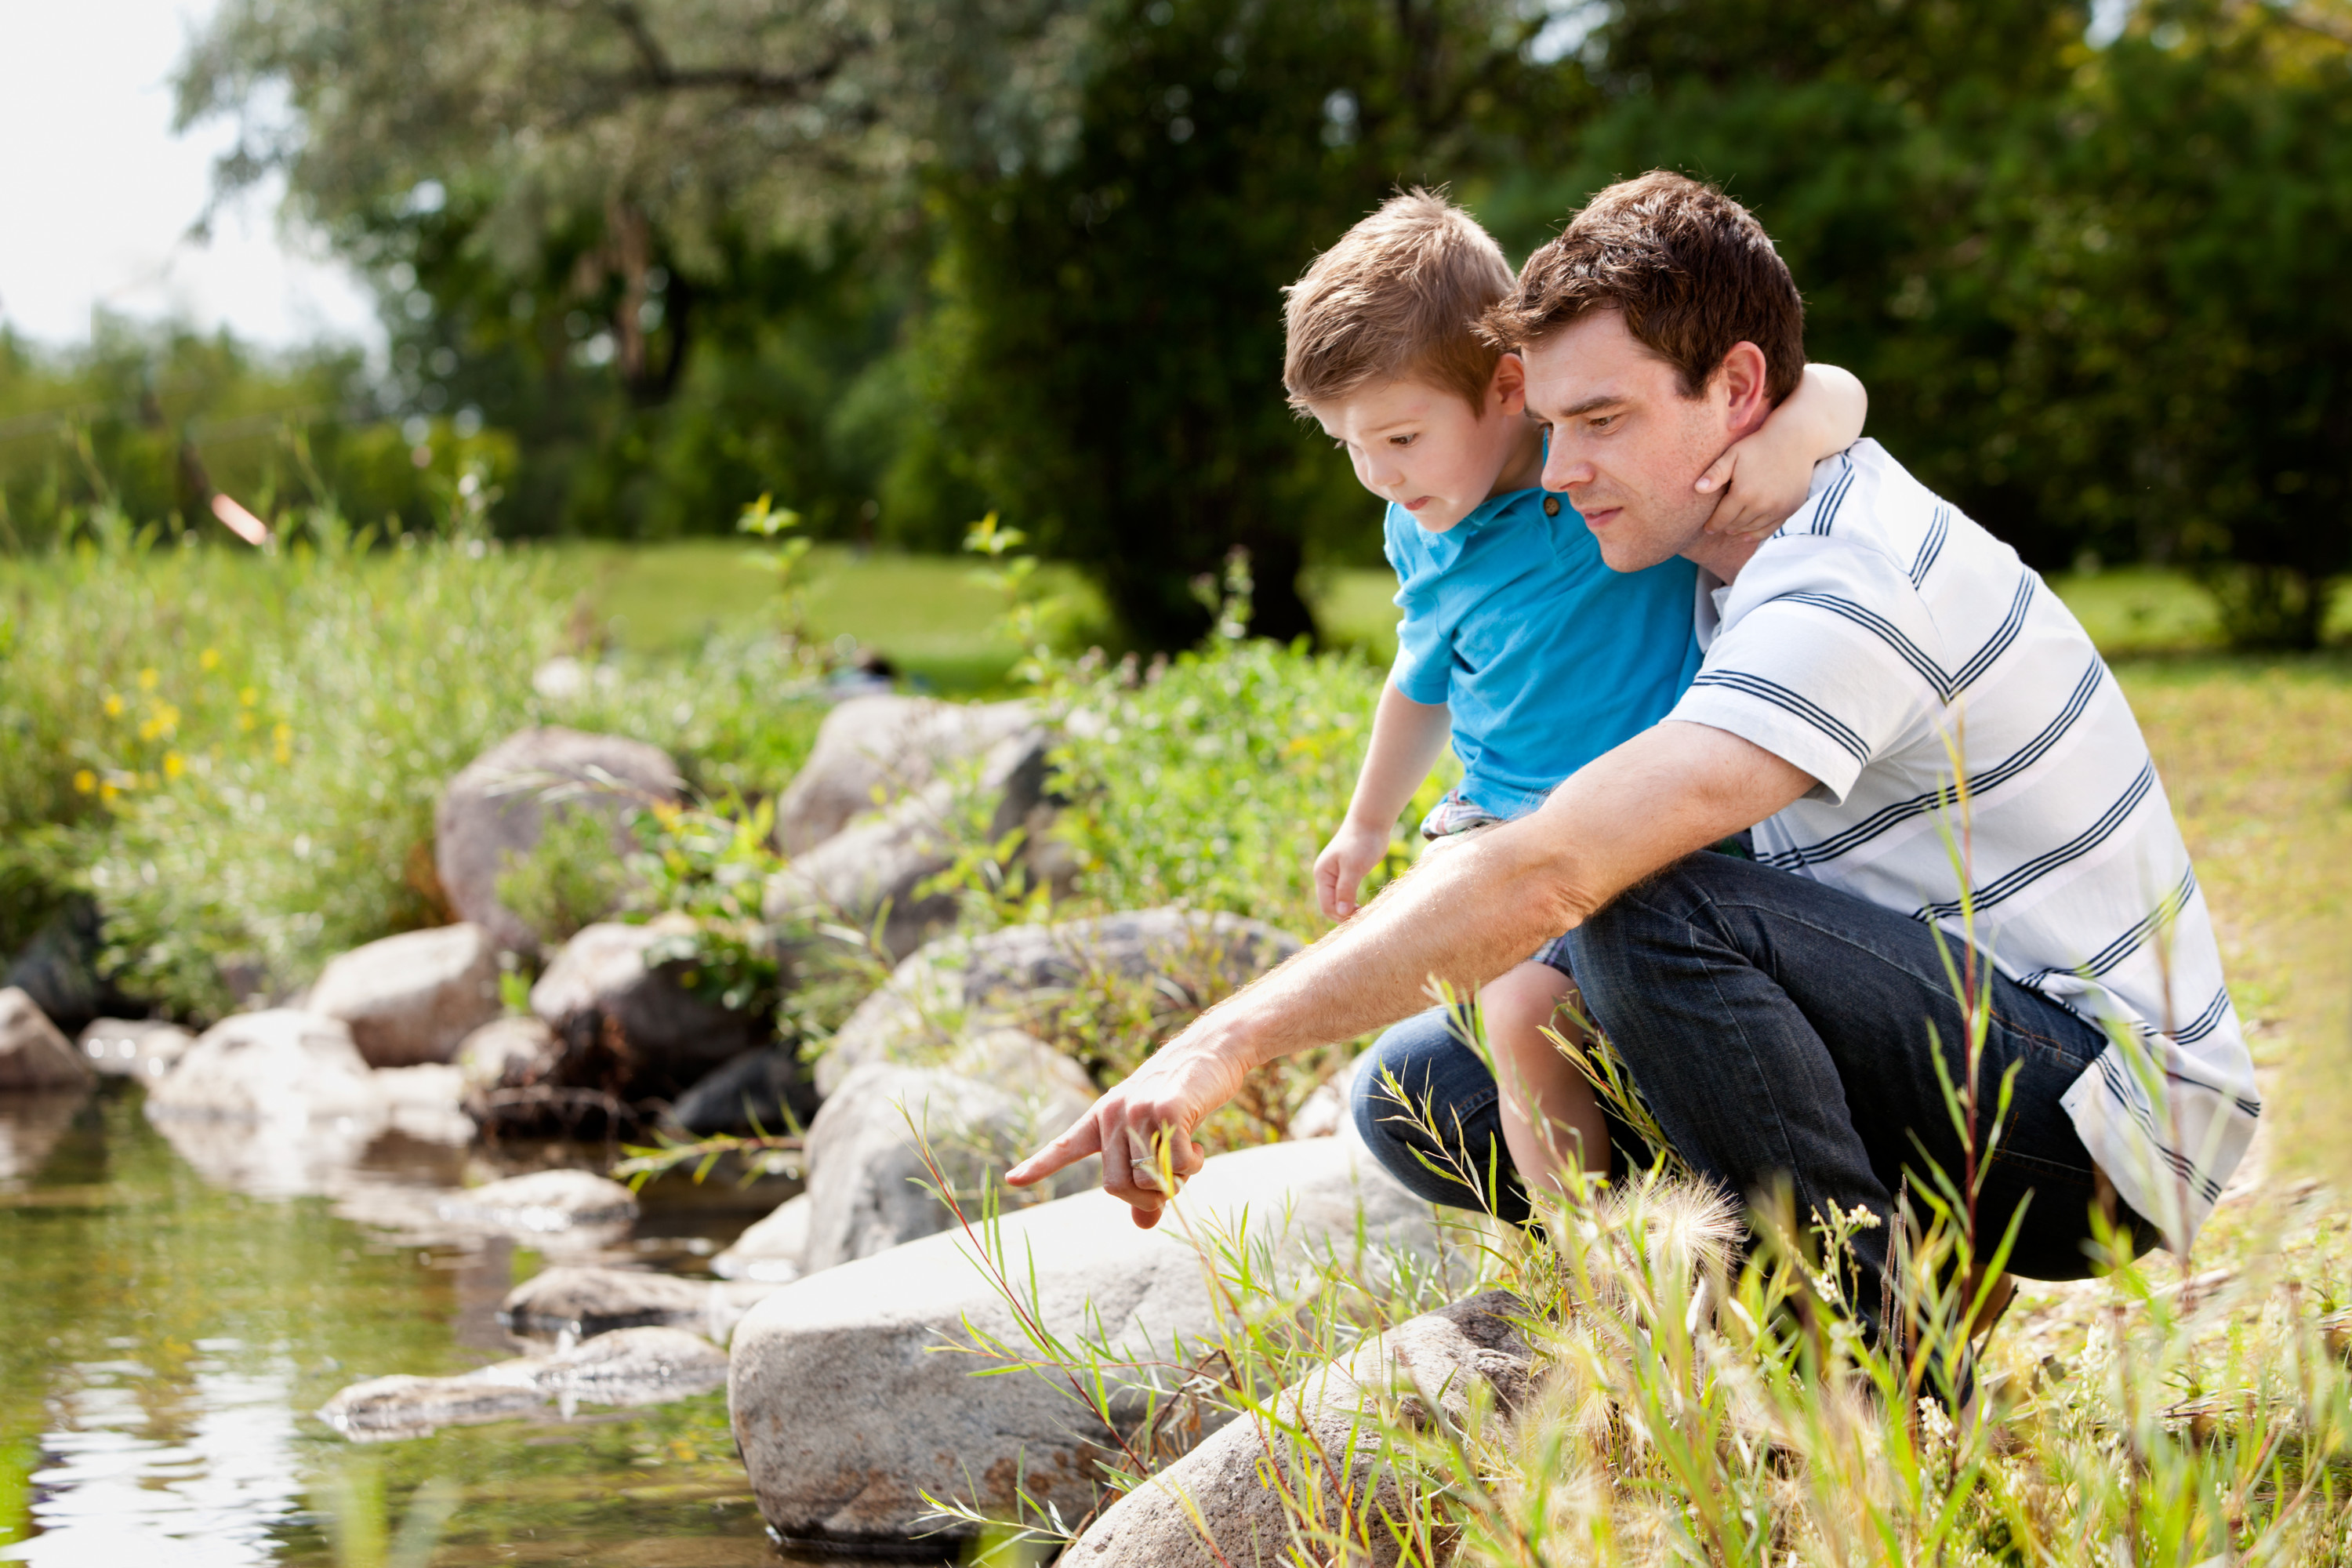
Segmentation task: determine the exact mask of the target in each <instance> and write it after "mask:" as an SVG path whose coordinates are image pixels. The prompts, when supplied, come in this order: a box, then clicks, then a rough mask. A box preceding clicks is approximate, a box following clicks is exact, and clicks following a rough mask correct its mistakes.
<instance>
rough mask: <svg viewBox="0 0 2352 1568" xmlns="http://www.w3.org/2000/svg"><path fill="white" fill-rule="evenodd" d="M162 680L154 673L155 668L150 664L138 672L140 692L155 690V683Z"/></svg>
mask: <svg viewBox="0 0 2352 1568" xmlns="http://www.w3.org/2000/svg"><path fill="white" fill-rule="evenodd" d="M162 679H163V677H162V676H161V675H158V674H157V673H156V672H155V667H154V666H153V665H152V664H151V665H149V666H148V667H147V668H144V669H142V670H141V671H140V672H139V689H140V690H142V691H152V690H154V689H155V686H156V683H157V682H158V681H161V680H162Z"/></svg>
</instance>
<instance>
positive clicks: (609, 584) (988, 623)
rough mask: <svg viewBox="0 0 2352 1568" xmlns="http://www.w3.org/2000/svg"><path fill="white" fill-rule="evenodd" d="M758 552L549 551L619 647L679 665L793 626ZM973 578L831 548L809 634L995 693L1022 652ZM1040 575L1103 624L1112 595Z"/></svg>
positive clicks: (667, 548) (815, 562)
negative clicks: (1105, 599) (713, 640)
mask: <svg viewBox="0 0 2352 1568" xmlns="http://www.w3.org/2000/svg"><path fill="white" fill-rule="evenodd" d="M748 548H749V547H748V545H747V543H746V542H743V541H739V540H725V539H701V540H689V541H685V542H679V543H675V544H656V545H615V544H601V543H576V544H555V545H545V546H541V547H539V550H538V553H541V554H542V555H545V556H547V557H549V558H550V559H551V561H552V562H553V563H554V571H555V574H556V580H557V581H558V582H559V583H561V584H563V585H564V587H565V589H566V591H567V592H569V593H571V594H572V595H575V603H576V604H578V605H584V606H585V607H586V608H587V610H588V612H589V614H590V615H591V616H593V618H594V619H595V620H596V621H597V622H600V623H602V624H603V626H604V627H605V628H606V629H607V630H608V631H609V633H610V635H611V636H612V637H613V639H614V642H615V643H616V644H617V645H618V646H619V647H622V648H624V649H626V650H628V651H630V652H632V653H639V654H645V655H647V656H652V657H674V656H682V655H686V654H690V653H692V652H693V651H694V650H696V649H697V648H698V647H701V646H702V645H703V643H704V642H705V641H706V640H707V639H708V638H709V637H711V636H712V635H714V634H719V635H730V634H733V635H742V634H746V633H751V632H757V631H765V630H772V629H774V628H776V627H777V626H781V625H782V624H783V621H782V605H780V603H779V599H778V595H777V593H776V589H775V586H774V584H773V582H772V580H771V579H770V578H769V577H767V576H766V575H764V574H762V573H761V570H760V569H759V568H758V567H756V566H754V565H752V564H751V563H749V562H748V561H747V558H746V557H747V552H748ZM974 570H975V566H974V563H972V562H971V561H969V560H961V559H955V558H950V557H940V556H926V555H902V554H896V553H873V552H868V553H861V552H856V551H852V550H848V549H845V548H843V547H841V546H838V545H820V546H818V547H817V548H816V549H814V550H813V551H811V552H809V554H808V557H807V560H806V562H805V563H804V564H803V567H802V569H801V576H802V579H803V583H804V584H805V586H804V587H803V589H802V591H801V595H802V605H803V613H804V615H805V616H806V629H807V633H808V635H809V637H810V638H811V639H812V640H814V641H816V642H820V643H832V642H834V641H835V639H836V638H840V637H850V638H853V639H855V641H856V643H857V644H859V645H860V646H862V647H870V648H875V649H878V650H880V651H881V652H883V653H885V654H887V655H888V656H889V658H891V660H892V661H893V662H894V663H896V664H897V665H898V668H900V669H901V670H903V671H905V672H906V673H907V674H908V676H910V677H913V678H915V679H917V680H919V682H920V683H922V684H924V685H927V686H929V687H930V688H931V689H935V690H938V691H941V692H950V693H959V694H961V693H971V692H980V691H990V690H994V689H998V688H1001V687H1002V686H1003V684H1004V679H1005V673H1006V671H1008V670H1009V669H1010V668H1012V666H1013V661H1014V660H1015V659H1016V658H1019V657H1020V653H1021V650H1020V649H1019V648H1017V647H1014V646H1013V643H1012V642H1011V641H1010V640H1009V639H1007V638H1006V637H1003V635H1002V632H1001V630H1000V628H999V622H1000V621H1001V619H1002V618H1003V608H1004V607H1003V604H1002V602H1001V601H1000V600H999V599H998V597H997V596H996V595H995V594H994V593H993V592H992V591H991V590H990V589H989V588H988V587H986V586H985V585H984V584H979V583H976V582H975V581H974V580H973V573H974ZM1038 575H1039V579H1040V581H1039V584H1038V585H1039V587H1040V588H1041V590H1042V591H1043V592H1045V593H1046V594H1049V595H1056V596H1060V597H1063V598H1065V599H1066V600H1068V601H1069V602H1070V605H1071V611H1072V615H1071V619H1072V621H1073V622H1074V623H1075V624H1076V625H1077V626H1081V627H1091V626H1099V625H1100V624H1101V623H1102V621H1103V620H1104V613H1103V609H1102V601H1101V598H1100V596H1099V595H1097V594H1096V593H1095V592H1094V591H1093V589H1092V588H1091V587H1090V586H1089V585H1088V584H1087V582H1086V581H1085V579H1084V578H1083V577H1081V576H1080V575H1079V574H1077V573H1076V572H1075V571H1072V570H1070V569H1068V568H1066V567H1046V568H1045V569H1044V570H1043V571H1041V572H1040V573H1039V574H1038ZM1080 635H1085V634H1084V633H1081V634H1080Z"/></svg>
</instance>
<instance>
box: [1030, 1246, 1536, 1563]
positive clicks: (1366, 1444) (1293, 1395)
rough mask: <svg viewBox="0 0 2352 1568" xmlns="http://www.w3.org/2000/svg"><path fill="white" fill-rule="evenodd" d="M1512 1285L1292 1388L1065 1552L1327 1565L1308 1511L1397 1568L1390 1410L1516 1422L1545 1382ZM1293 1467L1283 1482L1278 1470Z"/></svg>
mask: <svg viewBox="0 0 2352 1568" xmlns="http://www.w3.org/2000/svg"><path fill="white" fill-rule="evenodd" d="M1525 1311H1526V1308H1525V1306H1524V1304H1523V1303H1522V1302H1521V1301H1520V1300H1519V1299H1518V1298H1517V1297H1516V1296H1514V1295H1512V1294H1511V1293H1510V1292H1509V1291H1507V1290H1489V1291H1487V1292H1486V1294H1484V1295H1480V1296H1473V1297H1472V1298H1470V1299H1469V1300H1466V1301H1460V1302H1456V1303H1455V1304H1454V1305H1453V1306H1451V1307H1445V1308H1441V1309H1440V1310H1437V1311H1434V1312H1429V1313H1425V1314H1423V1316H1421V1317H1418V1318H1410V1319H1407V1320H1406V1321H1403V1322H1402V1323H1400V1324H1398V1325H1397V1326H1396V1327H1395V1328H1393V1329H1391V1330H1390V1331H1388V1332H1387V1333H1385V1334H1382V1335H1381V1336H1380V1337H1379V1338H1378V1339H1375V1340H1372V1341H1370V1342H1367V1343H1365V1344H1363V1345H1361V1346H1360V1347H1359V1348H1358V1349H1357V1350H1356V1352H1354V1353H1353V1354H1351V1355H1349V1356H1348V1357H1347V1358H1345V1359H1344V1360H1341V1361H1338V1362H1333V1363H1330V1364H1328V1365H1327V1366H1324V1367H1322V1368H1320V1369H1318V1371H1316V1372H1315V1373H1311V1374H1310V1375H1308V1376H1307V1377H1306V1378H1304V1379H1302V1380H1300V1381H1299V1382H1298V1383H1297V1384H1294V1385H1292V1386H1291V1387H1290V1388H1287V1389H1286V1390H1284V1391H1283V1393H1282V1394H1281V1395H1280V1396H1279V1397H1278V1398H1277V1399H1276V1402H1275V1409H1276V1412H1277V1413H1278V1420H1269V1419H1265V1418H1263V1417H1256V1416H1245V1417H1243V1418H1241V1419H1237V1420H1234V1421H1232V1422H1230V1423H1229V1424H1227V1425H1226V1426H1223V1428H1222V1429H1220V1430H1218V1431H1217V1432H1215V1433H1213V1434H1212V1435H1211V1436H1209V1437H1208V1438H1207V1439H1206V1440H1205V1441H1204V1442H1202V1444H1201V1446H1200V1447H1197V1448H1194V1449H1193V1450H1192V1452H1191V1453H1189V1454H1187V1455H1185V1456H1184V1457H1183V1458H1180V1459H1178V1460H1177V1461H1176V1462H1175V1463H1174V1464H1172V1465H1170V1466H1169V1467H1168V1468H1165V1469H1163V1470H1161V1471H1160V1473H1159V1474H1157V1475H1155V1476H1153V1477H1152V1478H1151V1479H1150V1480H1148V1481H1146V1482H1144V1483H1143V1484H1142V1485H1141V1486H1139V1487H1137V1488H1136V1489H1134V1490H1133V1491H1131V1492H1129V1493H1128V1494H1127V1495H1126V1496H1125V1497H1123V1498H1121V1499H1119V1500H1118V1502H1116V1503H1113V1504H1112V1505H1111V1506H1110V1507H1109V1508H1108V1509H1107V1510H1104V1512H1103V1514H1102V1516H1101V1517H1100V1518H1098V1519H1097V1520H1096V1521H1094V1523H1093V1524H1091V1525H1089V1526H1088V1527H1087V1530H1086V1532H1085V1533H1084V1534H1082V1535H1080V1536H1079V1537H1078V1539H1077V1540H1076V1542H1073V1543H1072V1544H1071V1546H1070V1548H1069V1550H1068V1551H1066V1552H1064V1553H1063V1554H1062V1559H1061V1560H1062V1562H1063V1563H1064V1564H1066V1565H1069V1568H1129V1565H1130V1564H1136V1563H1150V1564H1152V1565H1153V1568H1195V1565H1197V1568H1259V1565H1264V1568H1273V1565H1275V1564H1277V1563H1295V1562H1299V1561H1302V1560H1307V1559H1311V1560H1315V1561H1322V1560H1324V1559H1325V1558H1326V1556H1327V1555H1328V1552H1329V1542H1328V1537H1326V1538H1324V1539H1321V1540H1311V1539H1308V1538H1307V1537H1306V1536H1304V1535H1299V1534H1295V1533H1294V1531H1293V1527H1292V1522H1291V1510H1290V1509H1288V1508H1286V1506H1285V1503H1284V1499H1283V1494H1284V1493H1285V1492H1287V1493H1288V1494H1289V1496H1290V1497H1291V1499H1293V1500H1294V1506H1295V1505H1296V1504H1297V1503H1305V1504H1307V1505H1309V1506H1312V1507H1315V1508H1316V1509H1318V1511H1319V1515H1320V1517H1319V1520H1318V1523H1319V1525H1320V1528H1321V1529H1322V1530H1325V1531H1334V1532H1339V1533H1342V1534H1344V1535H1345V1536H1346V1537H1347V1538H1348V1539H1349V1540H1350V1541H1351V1542H1354V1543H1355V1549H1354V1550H1353V1551H1351V1552H1348V1553H1347V1554H1346V1558H1345V1560H1346V1562H1348V1563H1349V1564H1361V1565H1362V1568H1390V1565H1391V1564H1392V1563H1395V1562H1396V1561H1397V1560H1398V1556H1399V1552H1398V1551H1397V1542H1396V1539H1395V1537H1394V1535H1393V1534H1392V1533H1391V1531H1390V1530H1389V1528H1388V1527H1387V1525H1386V1523H1385V1522H1384V1521H1385V1520H1389V1519H1395V1520H1403V1519H1406V1518H1409V1517H1411V1511H1412V1510H1411V1509H1410V1507H1409V1506H1408V1500H1407V1499H1406V1498H1405V1497H1404V1496H1402V1495H1401V1493H1400V1489H1399V1485H1398V1479H1397V1475H1396V1471H1395V1469H1394V1468H1391V1467H1392V1460H1391V1455H1390V1454H1389V1453H1388V1452H1387V1451H1386V1449H1385V1447H1384V1446H1383V1444H1382V1443H1381V1441H1380V1439H1379V1437H1378V1436H1377V1433H1378V1422H1379V1420H1380V1419H1381V1418H1382V1417H1385V1418H1386V1419H1388V1420H1389V1421H1391V1422H1396V1423H1400V1424H1402V1425H1404V1426H1411V1427H1413V1428H1423V1427H1426V1426H1429V1425H1430V1424H1431V1423H1432V1421H1433V1420H1435V1419H1438V1418H1440V1417H1441V1416H1442V1418H1443V1419H1444V1420H1445V1421H1446V1422H1447V1423H1449V1424H1450V1425H1451V1426H1453V1427H1454V1429H1456V1430H1461V1429H1463V1428H1465V1427H1469V1426H1475V1422H1476V1419H1477V1417H1478V1416H1479V1415H1481V1414H1482V1413H1486V1412H1492V1413H1494V1414H1496V1415H1502V1416H1504V1417H1507V1416H1508V1415H1510V1414H1511V1412H1512V1411H1513V1410H1515V1409H1516V1408H1517V1407H1518V1406H1519V1405H1522V1404H1523V1403H1524V1402H1525V1401H1526V1399H1527V1397H1528V1394H1529V1393H1530V1392H1531V1391H1532V1388H1533V1385H1534V1382H1535V1373H1534V1366H1535V1356H1534V1353H1533V1352H1531V1351H1530V1350H1529V1349H1528V1342H1527V1341H1526V1339H1525V1338H1524V1337H1523V1336H1522V1334H1521V1333H1520V1331H1519V1328H1518V1325H1517V1321H1516V1320H1517V1319H1519V1318H1520V1317H1522V1316H1523V1315H1524V1313H1525ZM1269 1464H1273V1465H1276V1466H1278V1467H1280V1468H1281V1470H1282V1472H1283V1485H1282V1488H1281V1489H1279V1490H1277V1489H1276V1488H1274V1487H1272V1486H1270V1485H1268V1479H1269V1478H1268V1477H1267V1475H1266V1467H1267V1466H1268V1465H1269Z"/></svg>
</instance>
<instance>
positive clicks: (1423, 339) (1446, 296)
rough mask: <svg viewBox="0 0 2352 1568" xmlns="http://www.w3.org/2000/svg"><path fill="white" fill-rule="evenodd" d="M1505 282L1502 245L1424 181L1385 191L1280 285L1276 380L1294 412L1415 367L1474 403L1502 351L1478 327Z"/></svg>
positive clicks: (1477, 405) (1507, 269)
mask: <svg viewBox="0 0 2352 1568" xmlns="http://www.w3.org/2000/svg"><path fill="white" fill-rule="evenodd" d="M1513 287H1514V279H1512V277H1511V264H1510V263H1509V262H1507V261H1506V260H1504V259H1503V249H1502V247H1500V246H1498V245H1496V243H1495V241H1494V238H1493V237H1491V236H1490V235H1488V234H1487V232H1486V230H1485V229H1483V228H1481V227H1479V226H1478V220H1477V219H1475V218H1474V217H1472V216H1470V215H1469V214H1468V213H1466V212H1464V211H1463V210H1462V209H1461V208H1460V207H1457V206H1455V205H1454V204H1453V203H1451V202H1449V201H1447V200H1446V199H1445V198H1444V196H1443V195H1439V194H1437V193H1436V192H1433V191H1425V190H1412V191H1407V192H1405V193H1404V194H1403V195H1397V196H1391V197H1390V198H1389V199H1388V200H1387V201H1386V202H1384V203H1382V204H1381V207H1380V210H1379V211H1377V212H1375V213H1373V214H1372V215H1371V216H1370V217H1368V218H1366V219H1364V220H1363V222H1361V223H1360V224H1358V225H1357V226H1355V227H1353V228H1351V229H1349V231H1348V232H1347V233H1346V234H1344V235H1342V236H1340V237H1339V243H1338V244H1336V245H1334V246H1333V247H1331V248H1330V249H1328V250H1327V251H1325V252H1324V253H1323V254H1322V255H1320V256H1318V257H1317V258H1315V260H1314V263H1313V264H1312V265H1311V266H1309V267H1308V268H1307V271H1306V273H1305V274H1304V275H1303V276H1302V277H1300V279H1298V281H1297V282H1296V283H1294V284H1292V285H1291V286H1290V287H1289V288H1287V289H1284V290H1283V294H1284V296H1285V298H1284V300H1283V308H1282V316H1283V331H1284V335H1285V340H1286V344H1285V349H1284V353H1283V356H1282V384H1283V386H1284V387H1285V388H1286V390H1287V391H1288V392H1289V394H1290V405H1291V406H1292V407H1294V408H1296V409H1297V410H1298V411H1299V412H1300V413H1302V414H1303V413H1305V412H1306V411H1307V405H1308V404H1309V403H1325V402H1329V401H1332V400H1334V399H1337V398H1342V397H1346V396H1349V395H1351V394H1353V393H1355V392H1358V391H1360V390H1361V389H1362V388H1364V387H1366V386H1369V385H1370V384H1373V383H1375V382H1381V381H1394V380H1397V379H1399V378H1401V377H1404V376H1417V377H1420V378H1422V379H1423V380H1426V381H1428V382H1430V383H1431V384H1433V385H1436V386H1439V387H1442V388H1444V390H1446V391H1448V392H1455V393H1459V394H1461V395H1462V396H1463V397H1464V398H1465V399H1466V400H1467V401H1468V402H1469V405H1470V406H1471V408H1472V409H1473V410H1474V411H1477V412H1483V411H1484V410H1485V408H1486V387H1487V384H1489V383H1490V382H1491V381H1492V380H1493V379H1494V375H1495V362H1496V360H1498V359H1500V358H1501V357H1502V354H1503V351H1502V350H1501V349H1499V348H1497V347H1496V346H1495V345H1494V344H1492V343H1490V342H1487V341H1486V339H1485V338H1483V337H1482V336H1481V335H1480V334H1479V331H1478V321H1479V318H1480V317H1481V316H1482V315H1484V314H1485V313H1486V310H1487V309H1488V308H1489V307H1491V306H1493V305H1495V304H1496V302H1498V301H1500V300H1504V299H1506V298H1507V297H1508V296H1509V294H1510V292H1511V289H1512V288H1513Z"/></svg>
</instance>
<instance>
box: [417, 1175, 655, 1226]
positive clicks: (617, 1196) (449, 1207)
mask: <svg viewBox="0 0 2352 1568" xmlns="http://www.w3.org/2000/svg"><path fill="white" fill-rule="evenodd" d="M438 1208H439V1211H440V1214H441V1217H443V1218H444V1219H448V1220H454V1221H457V1222H459V1223H462V1224H467V1225H478V1226H484V1227H485V1228H488V1229H491V1230H501V1231H505V1232H507V1233H509V1234H510V1235H513V1236H516V1237H524V1238H527V1239H529V1240H531V1241H534V1242H543V1241H545V1240H547V1239H549V1238H551V1237H563V1236H570V1235H579V1236H585V1237H593V1238H594V1239H596V1240H597V1241H599V1242H602V1241H604V1240H606V1239H609V1238H611V1237H615V1236H618V1235H620V1234H622V1233H625V1232H626V1231H627V1229H628V1228H629V1226H631V1225H633V1224H635V1222H636V1217H637V1197H636V1194H635V1193H632V1192H631V1191H629V1189H628V1188H626V1187H625V1186H623V1185H621V1184H620V1183H618V1182H615V1181H611V1180H608V1179H607V1178H605V1177H603V1176H599V1175H596V1174H594V1173H592V1172H588V1171H561V1170H559V1171H533V1172H531V1173H529V1174H528V1175H521V1176H509V1177H507V1178H506V1179H505V1180H504V1181H498V1182H489V1183H486V1184H483V1185H481V1186H478V1187H472V1188H468V1189H467V1191H465V1192H462V1193H456V1194H450V1195H449V1196H446V1197H444V1198H442V1199H441V1200H439V1203H438Z"/></svg>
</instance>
